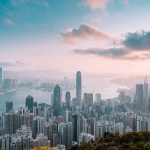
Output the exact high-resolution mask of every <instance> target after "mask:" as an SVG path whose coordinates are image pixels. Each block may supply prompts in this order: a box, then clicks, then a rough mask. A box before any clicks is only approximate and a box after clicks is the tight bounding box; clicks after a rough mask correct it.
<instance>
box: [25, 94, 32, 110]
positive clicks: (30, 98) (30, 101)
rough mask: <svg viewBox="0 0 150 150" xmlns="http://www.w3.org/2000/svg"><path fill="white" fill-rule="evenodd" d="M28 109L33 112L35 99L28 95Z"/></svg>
mask: <svg viewBox="0 0 150 150" xmlns="http://www.w3.org/2000/svg"><path fill="white" fill-rule="evenodd" d="M26 107H27V108H28V110H30V112H33V97H32V96H31V95H28V96H27V98H26Z"/></svg>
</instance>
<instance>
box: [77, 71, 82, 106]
mask: <svg viewBox="0 0 150 150" xmlns="http://www.w3.org/2000/svg"><path fill="white" fill-rule="evenodd" d="M81 98H82V79H81V72H80V71H78V72H77V74H76V99H77V101H78V105H81Z"/></svg>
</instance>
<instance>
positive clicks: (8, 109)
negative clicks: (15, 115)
mask: <svg viewBox="0 0 150 150" xmlns="http://www.w3.org/2000/svg"><path fill="white" fill-rule="evenodd" d="M12 110H13V102H8V101H7V102H6V112H9V111H12Z"/></svg>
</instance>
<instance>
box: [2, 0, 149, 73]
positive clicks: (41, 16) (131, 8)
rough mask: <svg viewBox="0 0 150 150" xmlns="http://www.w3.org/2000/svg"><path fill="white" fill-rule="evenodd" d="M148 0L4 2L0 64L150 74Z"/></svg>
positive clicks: (6, 67)
mask: <svg viewBox="0 0 150 150" xmlns="http://www.w3.org/2000/svg"><path fill="white" fill-rule="evenodd" d="M149 8H150V1H149V0H0V66H2V67H3V68H4V69H5V70H15V71H16V70H19V71H20V70H61V71H63V72H76V71H77V70H80V71H82V72H89V73H95V74H101V73H111V74H132V75H133V74H144V75H145V74H150V69H149V62H150V19H149V14H150V9H149Z"/></svg>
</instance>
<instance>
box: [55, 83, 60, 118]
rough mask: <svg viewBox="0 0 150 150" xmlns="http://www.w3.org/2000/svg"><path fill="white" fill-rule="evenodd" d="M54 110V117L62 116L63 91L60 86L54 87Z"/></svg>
mask: <svg viewBox="0 0 150 150" xmlns="http://www.w3.org/2000/svg"><path fill="white" fill-rule="evenodd" d="M53 110H54V116H56V117H58V116H59V115H60V114H61V91H60V87H59V85H56V86H55V87H54V92H53Z"/></svg>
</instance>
